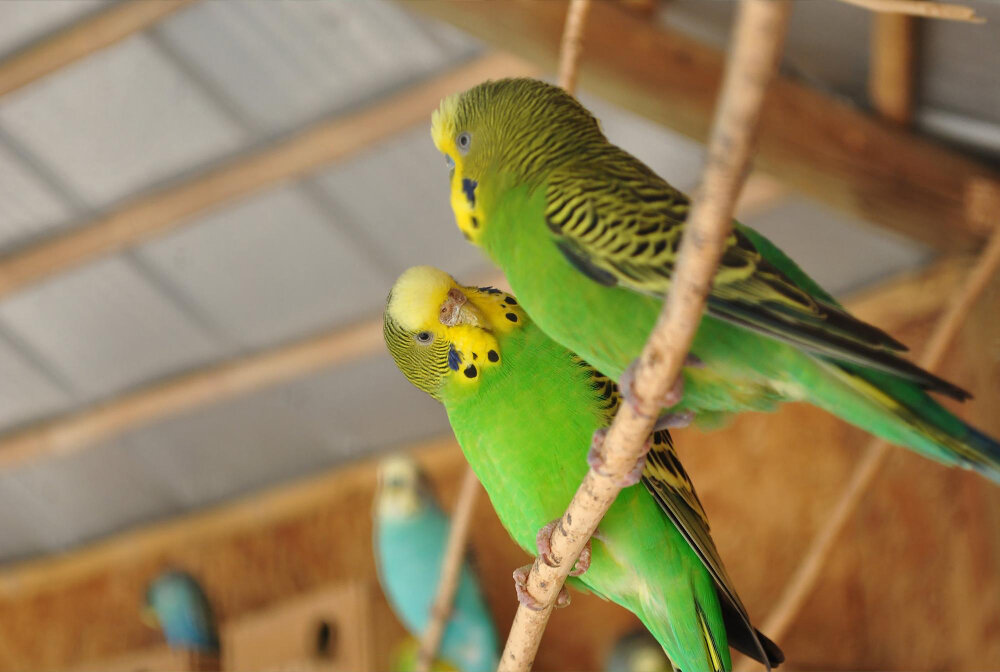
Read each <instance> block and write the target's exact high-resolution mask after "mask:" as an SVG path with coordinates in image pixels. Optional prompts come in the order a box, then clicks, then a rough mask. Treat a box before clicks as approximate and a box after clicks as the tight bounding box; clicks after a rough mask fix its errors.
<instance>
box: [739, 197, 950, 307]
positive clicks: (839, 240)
mask: <svg viewBox="0 0 1000 672" xmlns="http://www.w3.org/2000/svg"><path fill="white" fill-rule="evenodd" d="M744 223H745V224H748V225H750V226H752V227H754V228H755V229H757V230H758V231H760V232H761V233H763V234H764V235H765V236H767V237H768V238H769V239H770V240H771V241H772V242H774V243H775V244H776V245H778V246H779V247H781V248H782V250H784V252H785V253H786V254H788V256H789V257H791V258H792V259H794V260H795V262H796V263H798V264H799V266H801V267H802V270H804V271H805V272H806V273H808V274H809V275H810V276H812V278H813V279H814V280H816V281H817V282H818V283H819V284H820V286H822V287H823V288H824V289H826V290H827V291H829V292H830V293H832V294H835V295H836V294H843V293H845V292H849V291H851V290H854V289H859V288H861V287H863V286H865V285H868V284H871V283H874V282H876V281H878V280H882V279H884V278H887V277H889V276H891V275H892V274H893V273H898V272H901V271H904V270H906V269H910V268H914V267H917V266H919V265H921V264H923V263H926V262H927V260H928V259H929V258H930V256H931V250H929V249H928V248H927V247H925V246H923V245H921V244H920V243H917V242H916V241H913V240H910V239H908V238H904V237H903V236H899V235H896V234H894V233H892V232H890V231H886V230H885V229H877V228H875V227H872V226H868V225H865V224H863V223H861V222H859V221H857V220H853V219H850V218H848V217H845V216H843V215H841V214H840V213H837V212H833V211H831V210H828V209H827V208H825V207H823V206H821V205H819V204H818V203H815V202H813V201H809V200H807V199H805V198H801V197H793V198H790V199H788V200H785V201H783V202H782V203H780V204H779V205H777V206H775V207H773V208H770V209H768V210H765V211H762V212H758V213H755V214H753V215H752V216H750V217H749V218H747V219H746V221H745V222H744Z"/></svg>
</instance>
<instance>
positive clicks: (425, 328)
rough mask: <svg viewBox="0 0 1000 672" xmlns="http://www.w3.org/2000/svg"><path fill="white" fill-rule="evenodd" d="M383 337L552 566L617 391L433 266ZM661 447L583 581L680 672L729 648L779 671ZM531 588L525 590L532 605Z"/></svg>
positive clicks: (392, 307)
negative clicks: (559, 524)
mask: <svg viewBox="0 0 1000 672" xmlns="http://www.w3.org/2000/svg"><path fill="white" fill-rule="evenodd" d="M384 334H385V341H386V345H387V346H388V349H389V351H390V353H391V354H392V357H393V359H394V360H395V361H396V364H397V365H398V366H399V368H400V370H401V371H402V372H403V373H404V374H405V376H406V377H407V378H408V379H409V380H410V382H412V383H413V384H414V385H416V386H417V387H418V388H420V389H421V390H423V391H425V392H427V393H428V394H430V395H431V396H432V397H434V398H436V399H438V400H439V401H440V402H441V403H442V404H443V405H444V407H445V409H446V411H447V413H448V419H449V420H450V422H451V426H452V429H453V430H454V432H455V436H456V438H457V439H458V442H459V444H461V446H462V450H463V452H464V453H465V456H466V458H467V459H468V461H469V464H470V465H471V466H472V468H473V469H474V470H475V472H476V475H477V476H478V477H479V480H480V481H481V482H482V484H483V487H484V488H485V489H486V492H487V493H488V495H489V497H490V501H491V502H492V503H493V507H494V508H495V509H496V512H497V515H498V516H499V517H500V521H501V522H502V523H503V525H504V527H505V528H506V529H507V531H508V532H509V533H510V534H511V536H512V537H513V538H514V540H515V541H516V542H517V543H518V544H519V545H520V546H521V547H523V548H524V549H525V550H528V551H529V552H531V553H534V550H535V547H536V545H538V547H539V551H540V552H541V553H542V554H543V556H544V555H545V554H546V553H547V540H548V538H549V537H548V535H549V534H550V533H551V527H550V526H549V524H550V522H551V521H553V520H554V519H557V518H559V517H560V516H561V515H562V512H563V511H564V510H565V507H566V505H567V504H568V503H569V501H570V499H571V498H572V496H573V494H574V492H575V491H576V488H577V487H578V486H579V484H580V481H581V480H582V478H583V476H584V473H585V472H586V470H587V461H586V460H585V456H587V446H588V445H589V443H590V440H591V437H592V435H593V434H594V433H595V431H597V430H599V429H601V428H604V427H607V426H608V424H610V421H611V418H612V416H613V414H614V413H615V411H616V410H617V407H618V405H619V403H620V396H619V394H618V391H617V387H616V386H615V384H614V382H613V381H611V380H610V379H609V378H606V377H605V376H603V375H601V374H600V373H598V372H597V371H596V370H595V369H593V368H592V367H590V366H589V365H587V364H586V363H585V362H583V361H582V360H580V359H579V358H578V357H576V356H575V355H574V354H572V353H571V352H570V351H568V350H567V349H565V348H564V347H562V346H561V345H559V344H557V343H556V342H555V341H553V340H551V339H550V338H548V337H547V336H546V335H545V334H544V333H543V332H542V331H541V330H540V329H538V328H537V327H536V326H535V325H534V324H533V323H532V322H531V321H530V319H529V318H528V317H527V315H526V314H525V313H524V311H522V310H521V307H520V306H519V305H518V303H517V301H516V300H515V299H514V297H512V296H510V295H509V294H506V293H504V292H501V291H499V290H497V289H494V288H490V287H482V288H476V287H465V286H462V285H459V284H458V283H457V282H455V280H454V279H453V278H452V277H451V276H449V275H448V274H447V273H445V272H443V271H440V270H437V269H434V268H430V267H427V266H418V267H415V268H412V269H410V270H408V271H407V272H405V273H404V274H403V275H402V276H400V278H399V279H398V280H397V281H396V284H395V285H394V286H393V288H392V291H391V293H390V295H389V300H388V303H387V305H386V309H385V316H384ZM650 443H651V445H652V448H651V451H650V454H649V459H648V460H647V461H646V464H645V468H644V470H643V472H642V481H643V483H644V484H645V486H646V487H645V488H642V487H626V488H625V489H624V490H622V492H621V494H620V495H619V497H618V499H617V500H616V501H615V503H614V505H613V506H612V507H611V509H610V511H608V514H607V515H606V516H605V518H604V520H603V521H602V522H601V524H600V527H599V528H598V531H597V534H596V535H595V537H594V539H593V540H592V542H591V543H592V547H591V551H590V557H589V567H588V568H587V569H586V571H585V572H583V573H582V574H581V575H580V576H579V578H578V579H576V580H578V581H580V582H582V584H583V585H585V586H586V587H587V588H588V589H590V590H591V591H593V592H595V593H597V594H598V595H601V596H603V597H604V598H606V599H609V600H612V601H613V602H616V603H618V604H620V605H622V606H623V607H625V608H626V609H629V610H631V611H632V612H634V613H635V614H636V615H637V616H638V617H639V618H640V619H641V620H642V622H643V623H644V624H645V625H646V627H647V628H648V629H649V630H650V631H651V632H652V633H653V634H654V635H655V636H656V638H657V640H658V641H659V642H660V644H661V645H662V646H663V648H664V649H665V651H666V652H667V654H668V655H669V656H670V657H671V659H672V660H673V661H674V663H675V664H676V665H677V666H678V667H680V668H681V669H684V670H722V669H728V668H729V666H730V657H729V649H728V645H732V646H733V647H734V648H736V649H738V650H740V651H743V652H745V653H747V654H748V655H750V656H752V657H754V658H756V659H757V660H760V661H762V662H764V661H765V660H766V661H767V662H768V663H769V664H771V665H775V664H777V663H779V662H780V661H781V660H782V655H781V652H780V650H779V649H778V648H777V647H776V646H775V645H774V644H773V643H771V642H770V641H769V640H767V638H765V637H764V636H763V635H760V634H759V633H757V632H756V631H755V630H754V629H753V627H752V626H751V625H750V620H749V618H748V616H747V612H746V609H745V608H744V607H743V605H742V603H741V602H740V600H739V598H738V597H737V594H736V591H735V589H734V588H733V585H732V582H731V581H730V579H729V578H728V576H727V574H726V571H725V569H724V567H723V565H722V562H721V560H720V558H719V555H718V552H717V550H716V548H715V544H714V543H713V541H712V538H711V536H710V534H709V529H708V523H707V522H706V519H705V512H704V510H703V509H702V506H701V503H700V502H699V501H698V498H697V496H696V495H695V492H694V489H693V487H692V485H691V482H690V480H689V479H688V477H687V474H686V473H685V472H684V470H683V468H682V467H681V465H680V463H679V462H678V460H677V457H676V455H675V453H674V450H673V446H672V444H671V443H670V437H669V434H668V433H667V432H666V431H658V432H656V433H655V434H654V435H653V437H652V439H651V441H650ZM636 480H638V475H636ZM540 530H541V531H540ZM522 569H523V568H522ZM578 569H582V568H581V567H578ZM523 578H524V573H523V571H522V572H519V573H516V576H515V584H516V585H517V588H518V594H519V598H520V599H521V600H522V602H525V603H527V604H529V605H530V604H531V603H532V598H531V597H530V595H528V594H527V592H526V591H525V590H524V586H523ZM727 642H728V645H727Z"/></svg>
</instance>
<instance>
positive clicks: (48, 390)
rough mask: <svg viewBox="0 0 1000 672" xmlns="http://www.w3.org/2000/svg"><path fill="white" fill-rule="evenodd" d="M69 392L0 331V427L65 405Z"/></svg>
mask: <svg viewBox="0 0 1000 672" xmlns="http://www.w3.org/2000/svg"><path fill="white" fill-rule="evenodd" d="M69 402H70V395H69V394H68V393H67V392H66V391H65V390H63V389H62V388H60V387H59V386H58V385H57V384H56V383H55V382H54V381H52V380H51V379H49V377H48V376H46V375H45V373H44V372H43V371H40V370H39V369H38V367H37V366H35V365H34V364H33V363H32V362H31V361H30V360H29V359H27V358H25V357H24V355H23V354H22V353H21V352H19V351H18V350H17V349H16V348H15V347H14V346H13V345H12V344H11V343H9V342H8V341H7V340H6V339H4V338H3V336H2V335H0V427H9V426H11V425H15V424H18V423H20V422H24V421H26V420H30V419H34V418H37V417H40V416H42V415H45V414H49V413H52V412H55V411H56V410H58V409H61V408H64V407H65V406H66V405H67V404H69Z"/></svg>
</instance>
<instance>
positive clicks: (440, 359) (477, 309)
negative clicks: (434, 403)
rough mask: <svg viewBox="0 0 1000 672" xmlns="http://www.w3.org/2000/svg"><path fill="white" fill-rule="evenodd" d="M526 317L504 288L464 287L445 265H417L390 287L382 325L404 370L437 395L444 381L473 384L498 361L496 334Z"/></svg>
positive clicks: (447, 383)
mask: <svg viewBox="0 0 1000 672" xmlns="http://www.w3.org/2000/svg"><path fill="white" fill-rule="evenodd" d="M525 319H526V318H525V315H524V312H523V311H522V310H521V308H520V306H518V305H517V301H515V300H514V297H512V296H510V295H509V294H507V293H505V292H501V291H500V290H498V289H494V288H492V287H465V286H463V285H460V284H458V283H457V282H456V281H455V279H454V278H452V277H451V276H450V275H448V274H447V273H445V272H444V271H441V270H438V269H436V268H432V267H431V266H415V267H413V268H411V269H409V270H407V271H405V272H404V273H403V274H402V275H401V276H399V279H398V280H396V284H395V285H393V287H392V290H391V291H390V292H389V300H388V302H387V303H386V307H385V313H384V315H383V322H382V326H383V329H382V331H383V334H384V336H385V344H386V346H388V348H389V353H390V354H391V355H392V358H393V359H394V360H395V361H396V366H398V367H399V370H400V371H402V372H403V375H405V376H406V377H407V378H408V379H409V381H410V382H411V383H413V384H414V385H416V386H417V387H418V388H420V389H421V390H423V391H424V392H426V393H427V394H429V395H431V396H432V397H434V398H435V399H441V396H442V393H443V391H444V389H445V388H446V387H447V386H450V385H457V386H461V387H467V386H473V385H476V384H478V382H479V380H480V379H481V377H482V376H483V375H484V373H486V372H488V371H490V370H491V369H493V368H495V367H498V366H500V364H501V355H502V352H501V349H500V344H499V341H498V338H500V337H502V336H503V335H504V334H506V333H508V332H510V331H511V330H512V329H516V328H517V327H519V326H520V325H522V324H523V323H524V320H525Z"/></svg>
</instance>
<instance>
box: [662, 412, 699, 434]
mask: <svg viewBox="0 0 1000 672" xmlns="http://www.w3.org/2000/svg"><path fill="white" fill-rule="evenodd" d="M693 421H694V411H677V412H676V413H669V412H668V413H661V414H660V417H658V418H657V419H656V424H655V425H653V431H654V432H658V431H660V430H662V429H682V428H684V427H687V426H688V425H690V424H691V423H692V422H693Z"/></svg>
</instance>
